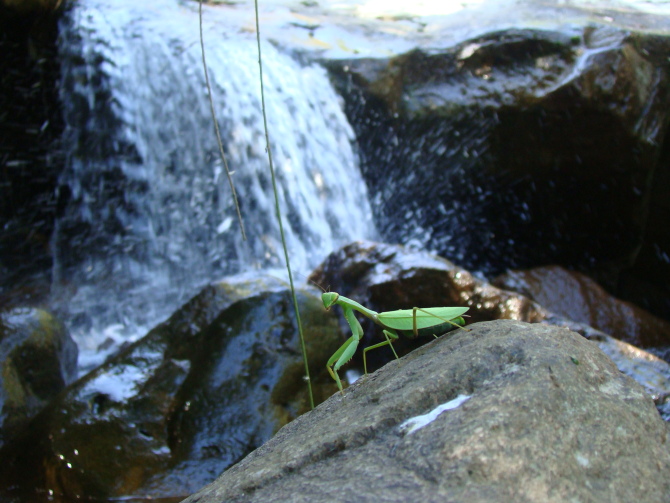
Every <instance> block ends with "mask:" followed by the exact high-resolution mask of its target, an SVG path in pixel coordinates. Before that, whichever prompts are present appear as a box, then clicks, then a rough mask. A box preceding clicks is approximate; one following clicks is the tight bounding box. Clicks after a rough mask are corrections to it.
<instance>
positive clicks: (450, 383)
mask: <svg viewBox="0 0 670 503" xmlns="http://www.w3.org/2000/svg"><path fill="white" fill-rule="evenodd" d="M470 328H471V330H470V331H458V332H457V333H454V334H453V335H450V336H444V337H442V338H440V339H438V340H435V341H434V342H432V343H430V344H427V345H425V346H423V347H421V348H420V349H418V350H416V351H414V352H412V353H411V354H409V355H407V356H406V357H404V358H402V359H400V360H397V361H393V362H391V363H389V364H388V365H386V366H385V367H383V368H382V369H381V370H379V371H378V372H376V373H374V374H371V375H369V376H367V377H366V378H363V379H361V380H360V381H358V382H356V383H355V384H354V385H353V386H351V387H350V388H348V389H346V390H345V392H344V394H339V393H338V394H336V395H334V396H333V397H331V398H330V399H329V400H328V401H326V402H324V403H323V404H322V405H320V406H319V407H317V408H316V409H315V410H314V411H312V412H310V413H308V414H305V415H303V416H301V417H299V418H298V419H296V420H295V421H293V422H292V423H290V424H289V425H287V426H285V427H284V428H283V429H282V430H280V431H279V433H278V434H277V435H276V436H275V437H274V438H273V439H272V440H270V441H269V442H268V443H266V444H265V445H264V446H262V447H261V448H259V449H257V450H256V451H254V452H253V453H251V454H250V455H249V456H247V457H246V458H245V459H244V460H242V461H241V462H240V463H238V464H237V465H235V466H233V467H232V468H230V469H229V470H227V471H226V472H225V473H224V474H223V475H222V476H221V477H220V478H219V479H218V480H216V481H215V482H214V483H212V484H210V485H209V486H207V487H205V488H204V489H203V490H201V491H200V492H198V493H196V494H194V495H193V496H191V497H190V498H188V499H187V500H185V502H186V503H196V502H200V503H208V502H222V501H226V502H235V501H263V502H271V501H282V502H284V501H293V502H297V501H309V502H315V501H329V502H332V501H385V502H391V501H398V502H406V501H440V502H442V501H450V502H460V501H463V502H466V501H467V502H477V501H515V502H519V501H542V502H547V501H561V502H563V501H603V502H604V501H606V502H613V501H637V502H642V501H668V500H669V499H670V479H668V477H667V474H668V473H670V448H669V446H670V442H669V440H670V434H669V430H668V427H667V425H666V424H665V423H664V422H663V421H662V420H661V418H660V416H659V414H658V412H657V411H656V409H655V408H654V404H653V402H652V400H651V398H650V397H649V396H648V395H647V394H646V393H645V392H644V390H643V389H642V388H641V387H640V386H639V385H638V384H637V383H636V382H634V381H633V380H632V379H631V378H629V377H627V376H625V375H623V374H622V373H621V372H619V370H618V369H617V368H616V366H615V365H614V363H613V362H612V361H611V360H610V359H609V358H608V357H607V356H605V354H604V353H603V352H602V351H600V349H598V347H597V346H596V344H595V343H593V342H590V341H588V340H586V339H585V338H583V337H581V336H580V335H578V334H576V333H574V332H571V331H569V330H567V329H565V328H557V327H552V326H544V325H539V324H534V325H530V324H526V323H523V322H518V321H503V320H499V321H492V322H484V323H477V324H475V325H472V326H471V327H470Z"/></svg>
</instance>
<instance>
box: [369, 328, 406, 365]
mask: <svg viewBox="0 0 670 503" xmlns="http://www.w3.org/2000/svg"><path fill="white" fill-rule="evenodd" d="M383 332H384V337H386V340H385V341H384V342H380V343H379V344H373V345H372V346H368V347H367V348H365V349H364V350H363V370H364V371H365V373H366V374H367V373H368V362H367V359H366V354H367V352H368V351H370V350H371V349H376V348H381V347H382V346H390V347H391V351H393V355H394V356H395V359H396V360H397V359H398V353H396V352H395V348H394V347H393V341H394V340H395V339H397V338H398V334H396V333H395V332H392V331H390V330H384V331H383Z"/></svg>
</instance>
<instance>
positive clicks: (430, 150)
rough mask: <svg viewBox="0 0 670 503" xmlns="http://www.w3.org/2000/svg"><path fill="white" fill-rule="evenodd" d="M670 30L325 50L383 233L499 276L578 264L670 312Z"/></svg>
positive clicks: (619, 291)
mask: <svg viewBox="0 0 670 503" xmlns="http://www.w3.org/2000/svg"><path fill="white" fill-rule="evenodd" d="M669 44H670V41H669V39H668V38H667V37H662V36H651V35H643V34H632V33H630V32H626V31H619V30H616V29H614V28H611V27H602V26H599V27H594V26H591V27H587V28H584V29H580V28H570V29H565V30H564V31H544V30H508V31H502V32H495V33H488V34H486V35H483V36H481V37H478V38H473V39H471V40H467V41H464V42H462V43H459V44H456V45H454V46H452V47H448V48H445V49H439V50H438V49H433V50H430V51H422V50H416V51H412V52H409V53H407V54H404V55H401V56H397V57H394V58H390V59H366V58H361V59H351V60H345V61H334V62H329V63H328V65H329V68H330V70H331V73H332V75H333V78H334V81H335V83H336V86H337V87H338V89H339V90H340V92H341V93H342V95H343V96H344V97H345V102H346V111H347V115H348V117H349V118H350V120H351V122H352V124H353V126H354V129H355V130H356V136H357V140H358V145H359V146H360V155H361V162H362V171H363V174H364V177H365V179H366V183H367V185H368V189H369V192H370V196H371V200H372V201H373V204H372V208H373V212H374V216H375V221H376V223H377V224H378V228H379V230H380V234H381V239H382V240H383V241H387V242H399V243H403V244H417V245H418V246H420V247H424V248H428V249H430V250H433V251H435V252H437V253H438V254H439V255H441V256H444V257H448V258H450V259H451V260H453V261H454V262H456V263H457V264H459V265H461V266H463V267H465V268H466V269H468V270H470V271H482V272H483V273H484V274H487V275H495V274H499V273H502V272H503V271H504V270H506V269H511V268H515V269H520V268H528V267H531V266H536V265H544V264H547V263H557V264H561V265H566V266H569V267H570V268H574V269H579V270H583V271H586V272H589V273H590V274H591V275H593V276H594V277H596V279H597V280H598V281H599V282H600V283H601V284H603V285H605V286H606V287H607V289H608V290H610V291H612V292H613V293H614V294H616V295H618V296H620V297H623V298H627V299H630V300H635V298H641V300H643V301H644V302H643V304H644V305H645V306H646V307H647V308H649V309H651V310H652V311H653V312H654V313H655V314H656V315H659V316H666V317H667V316H668V313H670V311H669V310H668V309H663V306H667V305H668V302H670V287H669V286H668V285H670V260H669V259H668V256H669V255H670V247H669V243H670V233H669V232H668V226H667V225H664V224H663V223H662V222H664V221H666V220H667V219H661V216H662V215H665V214H667V210H666V208H665V207H666V206H667V205H666V204H665V203H664V202H663V201H667V200H668V191H667V187H668V184H667V183H663V181H664V180H665V179H667V177H668V175H667V171H668V162H667V159H668V156H667V150H668V149H667V147H666V146H665V143H664V138H665V132H666V130H667V125H668V117H669V116H668V107H667V103H668V99H669V96H668V90H669V89H670V77H669V75H668V68H669V65H668V62H667V59H666V57H665V54H667V51H668V46H669ZM663 152H666V154H664V155H662V154H663ZM650 201H654V203H653V204H654V208H655V209H658V210H662V211H660V213H658V212H657V214H658V215H659V216H658V217H652V216H651V215H650V212H649V209H650ZM641 250H643V251H644V253H639V252H640V251H641ZM628 271H634V272H631V273H628ZM635 285H638V287H636V286H635ZM648 285H652V286H654V290H651V289H650V288H648ZM645 289H646V291H647V292H651V291H655V292H656V293H657V294H658V295H656V297H658V300H654V301H653V302H652V301H651V298H652V297H654V295H652V294H651V293H649V294H648V295H646V296H644V297H640V294H641V292H640V290H645ZM627 292H628V293H627ZM645 299H646V300H645Z"/></svg>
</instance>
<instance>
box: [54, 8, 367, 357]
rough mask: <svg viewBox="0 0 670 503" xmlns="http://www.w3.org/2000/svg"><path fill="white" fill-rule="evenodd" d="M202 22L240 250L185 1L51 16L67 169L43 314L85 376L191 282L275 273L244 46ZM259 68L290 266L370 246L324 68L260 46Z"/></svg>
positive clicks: (256, 102) (257, 115)
mask: <svg viewBox="0 0 670 503" xmlns="http://www.w3.org/2000/svg"><path fill="white" fill-rule="evenodd" d="M204 15H205V27H204V31H205V41H206V42H205V43H206V47H207V62H208V66H209V71H210V80H211V82H212V91H213V92H212V94H213V97H214V103H215V109H216V113H217V116H218V120H219V123H220V128H221V132H222V136H223V138H224V149H225V151H226V153H227V155H228V163H229V166H230V168H231V170H233V171H234V172H235V173H234V176H233V180H234V182H235V185H236V189H237V190H238V196H239V199H240V205H241V210H242V214H243V217H244V218H245V226H246V229H247V234H248V236H249V240H248V242H243V241H242V239H241V236H240V232H239V228H238V225H237V222H236V216H235V209H234V207H233V205H232V198H231V196H230V190H229V187H228V185H227V180H226V177H225V172H224V171H223V166H222V163H221V161H220V159H219V157H218V149H217V146H216V142H215V136H214V132H213V124H212V122H211V116H210V112H209V103H208V101H207V99H208V96H207V89H206V87H205V83H204V76H203V71H202V66H201V54H200V45H199V38H198V37H199V33H198V16H197V4H194V5H181V4H179V3H177V2H176V1H174V0H158V1H154V2H151V4H150V5H146V6H145V5H143V4H142V3H141V2H131V1H129V0H124V1H115V2H113V5H112V2H108V3H106V2H104V1H102V0H87V1H83V2H79V3H77V5H76V7H74V8H73V10H72V11H70V12H69V13H68V15H67V16H66V17H65V20H64V22H63V26H62V29H61V33H62V35H61V42H60V52H61V68H62V75H63V77H62V90H61V96H62V102H63V107H64V114H65V120H66V124H67V128H66V134H65V138H64V142H65V146H66V149H67V150H68V152H69V162H68V166H67V168H66V170H65V172H64V173H63V175H62V177H61V180H60V187H61V189H60V191H61V194H60V196H61V201H63V205H64V209H63V213H62V216H61V218H60V219H59V221H58V222H57V231H56V235H55V238H54V242H53V245H54V255H55V267H54V299H56V300H55V301H54V304H55V306H56V308H57V309H58V310H59V312H61V313H65V314H64V315H63V316H64V317H65V318H66V319H68V320H70V322H69V325H70V329H71V330H72V332H73V335H74V336H75V338H76V339H77V342H78V344H79V345H80V350H81V351H82V359H81V360H80V365H81V366H82V367H84V368H86V367H89V366H91V365H94V364H96V363H99V362H100V360H101V359H102V358H104V357H105V355H106V354H107V353H108V352H110V351H112V350H113V349H115V348H117V347H118V345H119V344H120V343H122V342H124V341H128V340H132V339H133V338H135V337H137V336H139V335H142V333H143V331H144V330H146V329H147V328H148V327H150V326H152V325H153V324H155V323H156V322H157V321H159V320H160V319H161V318H164V317H165V316H166V315H167V314H169V313H170V312H171V311H173V310H174V309H175V308H176V307H177V306H178V305H179V303H181V302H183V301H185V300H186V299H187V298H188V297H189V296H190V295H192V294H194V293H195V292H196V291H197V289H198V287H199V286H201V285H202V284H204V283H206V282H208V281H213V280H216V279H218V278H219V277H220V276H222V275H224V274H229V273H235V272H239V271H247V270H252V269H262V268H268V267H282V266H283V260H282V259H281V258H280V257H281V256H282V255H281V254H280V253H279V251H280V248H281V243H280V241H279V233H278V229H277V224H276V219H275V215H274V206H273V199H272V194H271V192H270V191H271V185H270V175H269V170H268V166H267V157H266V152H265V139H264V133H263V129H262V118H261V106H260V96H259V82H258V55H257V53H256V47H255V39H254V37H253V35H252V34H249V33H231V31H230V30H224V29H222V28H221V26H222V25H221V24H220V23H219V21H220V20H221V19H222V17H224V16H225V10H222V9H220V8H219V9H211V8H210V9H206V10H205V14H204ZM222 32H225V33H222ZM263 58H264V60H263V64H264V78H265V83H266V103H267V113H268V121H269V122H268V126H269V130H270V136H271V142H272V149H273V157H274V160H275V166H276V171H277V183H278V186H279V190H280V192H281V193H280V199H281V200H282V201H283V202H282V208H281V210H282V212H283V217H284V221H285V231H286V237H287V241H288V247H289V253H290V256H291V260H292V267H293V269H294V270H296V271H299V272H301V271H302V272H305V273H306V272H307V270H308V269H309V268H311V267H313V266H314V265H316V264H317V263H318V261H320V260H321V259H323V258H324V257H325V255H326V254H327V253H329V252H330V251H332V250H333V249H334V248H336V247H337V246H339V245H341V244H344V243H345V242H348V241H351V240H354V239H359V238H366V237H370V236H371V234H372V231H371V227H372V224H371V217H370V215H371V212H370V208H369V203H368V202H367V201H368V199H367V193H366V189H365V185H364V183H363V181H362V178H361V176H360V173H359V169H358V159H357V157H356V155H355V153H354V151H353V149H352V142H353V139H354V134H353V131H352V129H351V127H350V126H349V124H348V122H347V120H346V118H345V116H344V113H343V111H342V108H341V105H340V99H339V97H338V96H337V95H336V93H335V91H334V90H333V88H332V87H331V85H330V83H329V81H328V78H327V75H326V71H325V70H324V69H323V68H322V67H320V66H318V65H315V64H301V63H300V62H298V61H297V60H296V59H294V58H292V57H291V56H290V55H288V54H286V53H283V52H281V51H280V50H279V49H277V48H276V47H274V46H273V45H271V44H269V43H265V44H264V47H263ZM105 341H106V342H105ZM101 343H104V344H105V345H106V346H107V347H108V350H107V351H101V350H100V345H101Z"/></svg>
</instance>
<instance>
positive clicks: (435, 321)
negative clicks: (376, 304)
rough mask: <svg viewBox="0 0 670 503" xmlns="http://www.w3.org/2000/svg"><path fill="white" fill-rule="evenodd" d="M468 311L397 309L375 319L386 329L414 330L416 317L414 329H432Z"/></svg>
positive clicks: (429, 308) (458, 308)
mask: <svg viewBox="0 0 670 503" xmlns="http://www.w3.org/2000/svg"><path fill="white" fill-rule="evenodd" d="M467 311H468V308H467V307H425V308H416V309H398V310H397V311H386V312H384V313H379V314H378V315H377V318H378V319H379V321H380V322H381V323H383V324H384V325H385V326H386V327H388V328H393V329H395V330H414V317H415V315H416V328H417V330H420V329H422V328H429V327H434V326H436V325H441V324H443V323H447V322H449V321H451V320H453V319H455V318H458V317H459V316H461V315H462V314H465V313H466V312H467Z"/></svg>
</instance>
